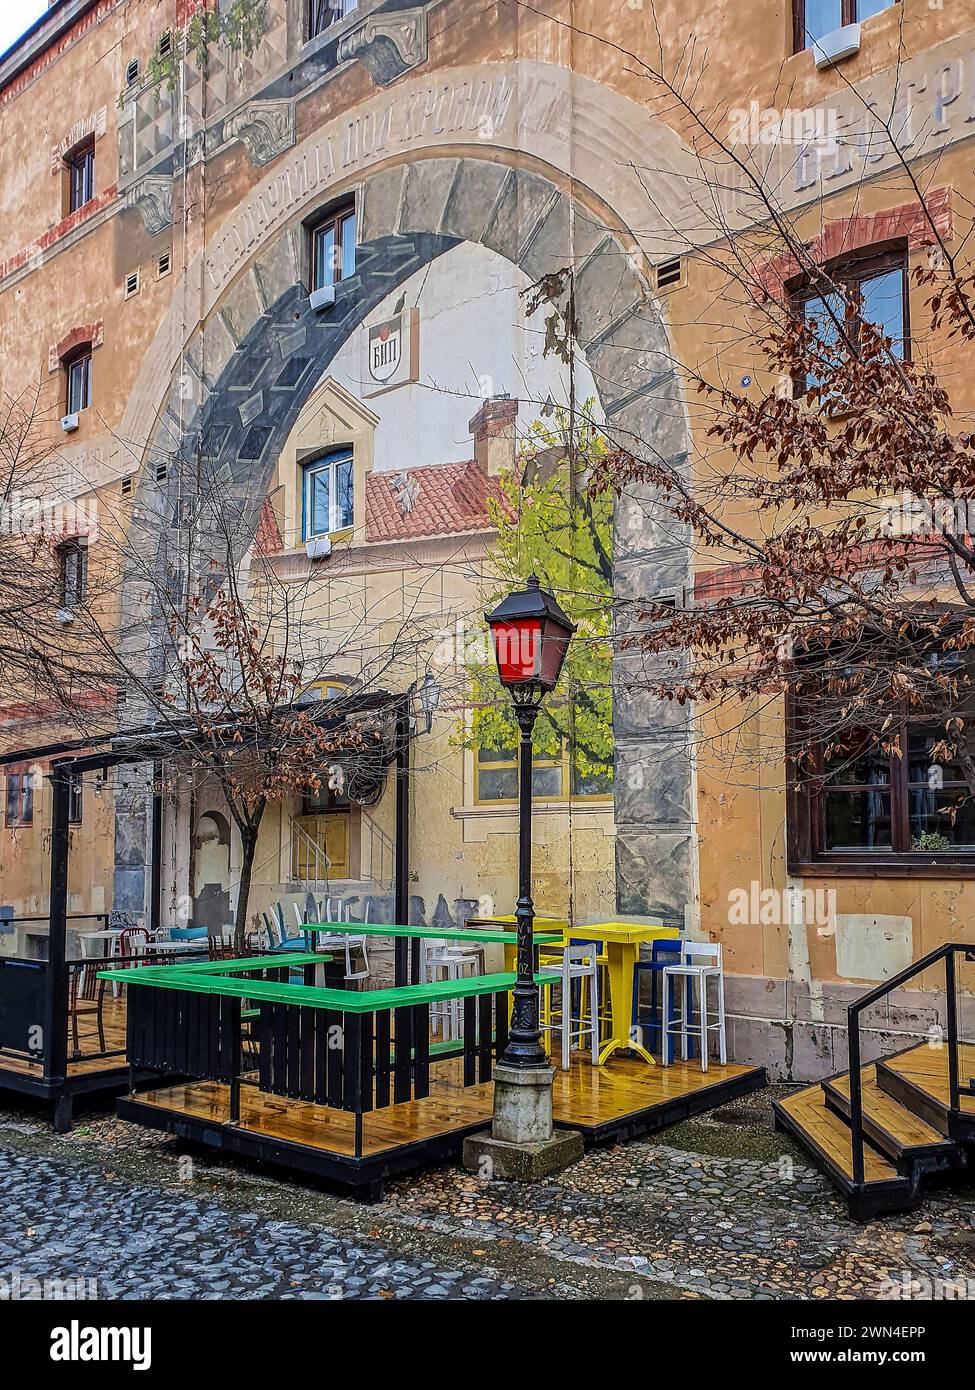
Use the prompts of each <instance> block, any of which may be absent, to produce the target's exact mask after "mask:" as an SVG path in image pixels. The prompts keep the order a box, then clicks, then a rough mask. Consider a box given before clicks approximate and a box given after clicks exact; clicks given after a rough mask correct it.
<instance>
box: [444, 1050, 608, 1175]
mask: <svg viewBox="0 0 975 1390" xmlns="http://www.w3.org/2000/svg"><path fill="white" fill-rule="evenodd" d="M554 1078H555V1072H554V1071H553V1069H552V1068H551V1067H550V1066H548V1064H546V1065H545V1066H541V1067H511V1066H506V1065H505V1064H504V1063H499V1064H498V1066H496V1067H495V1069H494V1120H493V1123H492V1126H491V1132H490V1133H489V1134H488V1133H486V1132H485V1133H484V1134H472V1135H471V1136H470V1137H469V1138H468V1139H465V1140H464V1167H465V1168H466V1169H468V1171H469V1172H472V1173H476V1174H477V1175H478V1176H479V1177H485V1178H506V1179H508V1180H509V1181H512V1182H538V1181H539V1180H540V1179H542V1178H547V1177H550V1176H551V1175H552V1174H553V1173H560V1172H561V1171H562V1169H563V1168H568V1167H569V1165H570V1164H572V1163H577V1162H578V1160H579V1159H580V1158H581V1157H582V1151H583V1149H582V1135H581V1134H577V1133H576V1132H575V1131H574V1130H559V1131H558V1132H556V1131H555V1129H554V1126H553V1124H552V1082H553V1080H554Z"/></svg>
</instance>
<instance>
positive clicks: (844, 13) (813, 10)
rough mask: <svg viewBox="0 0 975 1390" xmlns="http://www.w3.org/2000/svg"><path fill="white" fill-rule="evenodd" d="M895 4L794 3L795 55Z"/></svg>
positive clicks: (862, 0)
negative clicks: (847, 26)
mask: <svg viewBox="0 0 975 1390" xmlns="http://www.w3.org/2000/svg"><path fill="white" fill-rule="evenodd" d="M895 4H897V0H792V15H793V27H794V35H793V39H794V47H795V51H796V52H797V53H801V52H802V50H803V49H804V48H811V47H812V46H813V44H814V43H815V42H816V40H817V39H822V38H825V36H826V35H827V34H832V33H833V31H834V29H842V28H843V26H844V25H845V24H857V23H859V22H860V21H861V20H863V19H869V18H870V16H871V15H874V14H879V13H880V11H881V10H889V9H890V7H891V6H892V5H895Z"/></svg>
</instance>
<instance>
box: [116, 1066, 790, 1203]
mask: <svg viewBox="0 0 975 1390" xmlns="http://www.w3.org/2000/svg"><path fill="white" fill-rule="evenodd" d="M765 1082H766V1078H765V1072H764V1070H763V1069H762V1068H761V1067H743V1066H736V1065H733V1064H727V1065H725V1066H722V1065H720V1064H719V1063H712V1064H711V1066H710V1067H709V1069H708V1071H707V1072H706V1073H704V1072H702V1071H701V1070H700V1068H699V1067H698V1066H697V1064H696V1063H679V1064H677V1065H675V1066H672V1067H649V1066H647V1065H646V1064H645V1063H644V1062H642V1061H639V1060H633V1059H630V1058H626V1057H618V1058H613V1059H612V1060H611V1061H610V1062H609V1063H608V1064H607V1065H606V1066H604V1067H599V1068H594V1067H591V1066H590V1065H589V1064H588V1062H585V1061H581V1060H580V1061H577V1062H574V1063H573V1065H572V1067H571V1068H570V1070H569V1071H568V1072H565V1073H563V1072H558V1073H557V1074H556V1079H555V1088H554V1097H553V1100H554V1113H555V1122H556V1124H557V1125H558V1126H560V1127H563V1128H571V1129H577V1130H580V1131H581V1132H582V1135H583V1138H584V1140H585V1141H586V1143H587V1144H597V1143H605V1142H611V1141H615V1140H619V1139H624V1138H627V1137H631V1136H633V1135H636V1134H645V1133H649V1132H651V1131H653V1130H655V1129H660V1128H662V1127H664V1126H665V1125H668V1124H673V1123H675V1122H677V1121H678V1120H681V1119H684V1118H686V1117H687V1116H688V1115H691V1114H697V1113H700V1112H701V1111H703V1110H709V1109H711V1108H713V1107H714V1106H717V1105H722V1104H724V1103H725V1102H726V1101H728V1100H731V1099H733V1098H735V1097H737V1096H742V1095H746V1094H748V1093H749V1092H751V1091H755V1090H759V1089H761V1087H763V1086H764V1085H765ZM493 1095H494V1084H493V1082H490V1081H487V1082H483V1083H481V1084H480V1085H476V1086H468V1087H464V1086H463V1085H462V1063H461V1061H460V1060H459V1059H451V1060H444V1061H440V1062H437V1063H434V1065H433V1066H432V1068H431V1079H430V1094H429V1096H426V1097H424V1098H423V1099H422V1100H412V1101H407V1102H404V1103H402V1104H399V1105H392V1106H389V1107H387V1108H384V1109H382V1110H374V1111H371V1112H370V1113H368V1114H366V1115H365V1116H364V1117H363V1138H362V1157H361V1158H359V1159H357V1158H355V1156H354V1153H355V1146H354V1138H355V1128H354V1116H353V1115H351V1114H348V1113H346V1112H344V1111H341V1110H333V1109H329V1108H326V1107H324V1106H319V1105H314V1104H310V1103H308V1102H305V1101H298V1100H289V1099H287V1098H284V1097H281V1096H271V1095H266V1094H262V1093H261V1092H259V1091H258V1090H257V1089H256V1087H253V1086H244V1087H242V1088H241V1112H240V1122H239V1124H236V1125H232V1124H231V1123H230V1118H229V1116H230V1095H229V1088H228V1087H227V1086H224V1085H220V1084H219V1083H216V1082H212V1081H196V1082H190V1083H187V1084H185V1085H178V1086H167V1087H163V1088H160V1089H156V1090H150V1091H147V1092H143V1093H140V1094H138V1095H134V1096H125V1097H123V1098H122V1099H120V1100H119V1114H120V1115H121V1116H122V1117H123V1118H126V1119H131V1120H135V1121H137V1122H139V1123H141V1124H146V1125H149V1126H152V1127H153V1128H156V1129H161V1130H164V1131H165V1132H167V1133H170V1134H175V1135H177V1136H179V1137H180V1138H184V1139H189V1140H193V1141H195V1142H198V1143H202V1144H205V1145H207V1146H209V1147H212V1148H216V1149H223V1150H225V1151H228V1152H232V1153H237V1154H241V1155H244V1156H247V1157H251V1158H256V1159H261V1160H263V1161H265V1162H272V1163H275V1164H276V1165H279V1166H284V1167H288V1168H292V1169H295V1170H297V1171H301V1172H306V1173H314V1174H316V1175H318V1176H320V1177H323V1178H326V1179H329V1180H333V1181H338V1182H340V1183H342V1184H344V1185H347V1186H350V1187H353V1188H356V1189H358V1190H359V1191H360V1192H364V1193H365V1195H367V1196H369V1197H371V1198H373V1199H375V1198H377V1197H378V1196H379V1195H381V1190H382V1184H383V1182H384V1180H385V1179H386V1178H389V1177H391V1176H393V1175H394V1174H396V1173H401V1172H404V1171H407V1170H409V1169H414V1168H418V1167H421V1166H423V1165H425V1164H428V1163H435V1162H442V1161H445V1160H448V1159H455V1158H457V1157H459V1155H460V1151H461V1148H462V1146H463V1141H464V1138H465V1137H466V1136H467V1135H469V1134H473V1133H476V1132H477V1131H478V1130H481V1129H484V1128H485V1127H486V1126H487V1125H489V1124H490V1122H491V1109H492V1103H493Z"/></svg>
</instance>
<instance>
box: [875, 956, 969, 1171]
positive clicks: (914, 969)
mask: <svg viewBox="0 0 975 1390" xmlns="http://www.w3.org/2000/svg"><path fill="white" fill-rule="evenodd" d="M959 955H961V956H963V957H964V959H965V960H966V961H975V946H964V945H961V944H959V943H957V942H949V943H947V944H946V945H944V946H939V947H938V949H937V950H936V951H930V952H929V953H928V954H927V955H926V956H922V957H921V959H920V960H916V961H915V962H914V963H913V965H909V966H907V967H906V968H905V969H904V970H901V971H900V972H899V973H898V974H897V975H893V976H892V977H891V978H890V979H889V980H885V981H884V982H883V984H881V985H877V987H876V989H872V990H870V991H869V993H867V994H864V995H863V996H862V997H861V998H860V999H858V1000H857V1001H856V1003H855V1004H851V1005H850V1007H849V1010H848V1020H849V1022H848V1028H849V1049H850V1050H849V1060H850V1134H851V1137H852V1143H853V1182H854V1185H855V1186H858V1187H863V1185H864V1140H863V1075H862V1070H861V1068H862V1063H861V1061H860V1056H861V1052H860V1015H861V1014H862V1013H863V1012H864V1010H866V1009H869V1008H872V1007H873V1005H874V1004H877V1003H879V1002H880V1000H881V999H883V998H884V997H885V995H888V994H890V993H892V991H893V990H895V989H900V988H902V986H904V985H906V984H907V983H908V982H909V981H911V980H913V979H915V978H916V977H917V976H918V975H921V974H923V972H924V971H925V970H930V968H931V967H932V966H933V965H937V964H938V962H939V961H944V965H945V1023H946V1025H947V1026H946V1030H945V1031H946V1035H947V1036H946V1038H945V1039H944V1041H945V1043H946V1045H947V1048H948V1118H949V1130H950V1128H951V1124H950V1122H951V1119H952V1118H953V1117H955V1116H957V1115H959V1114H960V1113H961V1097H962V1096H975V1085H973V1084H972V1078H969V1080H968V1082H967V1083H965V1084H964V1085H963V1084H962V1083H961V1082H960V1081H959V1076H958V1043H959V1039H958V992H957V984H956V980H955V961H956V958H957V957H958V956H959Z"/></svg>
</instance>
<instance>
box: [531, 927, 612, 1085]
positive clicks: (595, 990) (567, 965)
mask: <svg viewBox="0 0 975 1390" xmlns="http://www.w3.org/2000/svg"><path fill="white" fill-rule="evenodd" d="M598 954H599V951H598V947H596V946H595V945H588V946H587V945H578V946H566V948H565V950H564V951H563V952H562V954H561V958H556V957H555V956H550V957H549V958H548V959H547V960H546V959H545V958H544V957H543V958H542V962H541V964H540V966H539V972H538V973H539V974H540V975H551V977H552V979H553V980H558V981H559V983H560V985H561V987H562V988H561V995H562V997H561V999H560V1001H559V1005H560V1007H559V1008H558V1009H553V1008H552V1005H551V990H549V999H548V1003H547V1005H545V1006H544V1007H543V1009H542V1010H541V1030H542V1032H543V1033H559V1034H560V1035H561V1040H562V1070H563V1071H568V1070H569V1064H570V1061H571V1058H570V1053H571V1051H572V1043H573V1040H577V1041H581V1040H582V1039H583V1038H589V1039H590V1040H591V1048H592V1064H593V1066H594V1067H595V1066H598V1065H599V961H598V959H597V957H598ZM573 980H583V981H586V980H588V982H589V1018H588V1021H587V1019H586V1005H585V997H584V992H583V994H582V995H581V996H580V999H579V1017H578V1018H574V1017H573V1015H572V981H573ZM556 1018H557V1019H558V1022H556V1021H555V1019H556ZM575 1024H578V1027H575V1026H574V1025H575Z"/></svg>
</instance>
